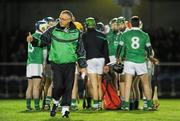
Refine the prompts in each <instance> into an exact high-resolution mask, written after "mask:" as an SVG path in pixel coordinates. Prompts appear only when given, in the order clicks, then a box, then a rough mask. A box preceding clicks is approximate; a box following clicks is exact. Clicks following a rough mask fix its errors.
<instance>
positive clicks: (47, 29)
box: [26, 10, 159, 118]
mask: <svg viewBox="0 0 180 121" xmlns="http://www.w3.org/2000/svg"><path fill="white" fill-rule="evenodd" d="M142 28H143V23H142V21H141V20H140V18H139V17H138V16H133V17H132V18H131V19H130V20H129V21H126V19H125V18H124V17H118V18H113V19H112V20H110V22H109V24H108V25H104V24H103V23H102V22H96V20H95V19H94V18H93V17H88V18H86V19H85V22H84V26H83V25H82V24H81V23H79V22H76V21H75V17H74V16H73V14H72V13H71V12H70V11H68V10H64V11H62V12H61V13H60V15H59V18H58V19H56V20H55V19H54V18H52V17H46V18H44V19H42V20H40V21H38V22H36V24H35V32H34V33H33V34H32V35H31V33H29V35H28V36H27V42H28V61H27V73H26V76H27V77H28V88H27V91H26V108H27V111H31V110H33V109H32V106H31V100H32V99H34V104H35V110H37V111H40V110H41V108H40V98H42V99H43V106H42V109H43V110H50V116H52V117H54V116H55V115H56V112H57V109H58V108H59V107H60V108H61V114H62V117H66V118H68V117H69V113H70V110H78V104H77V100H79V95H78V80H79V78H81V80H83V83H84V91H83V108H84V109H90V110H95V111H99V110H102V109H106V108H105V106H104V105H106V104H105V102H106V99H105V98H104V93H105V92H104V91H103V90H102V88H103V87H102V82H103V80H108V79H109V80H111V84H112V85H113V86H112V87H113V89H115V90H116V91H115V93H116V94H117V96H118V98H119V100H120V102H121V103H119V104H118V105H117V106H116V107H117V108H116V109H121V110H125V111H129V110H133V109H139V100H140V91H139V82H140V81H141V85H142V87H143V88H142V93H143V100H144V106H143V110H146V111H149V110H154V109H156V108H157V106H154V104H153V102H152V87H151V76H152V75H153V67H154V65H157V64H158V63H159V61H158V60H157V59H156V58H154V55H155V53H154V51H153V48H152V46H151V42H150V38H149V35H148V34H147V33H145V32H144V31H143V30H142ZM107 75H108V76H107ZM51 100H52V101H53V105H52V106H51ZM112 100H113V99H112ZM92 101H93V102H92Z"/></svg>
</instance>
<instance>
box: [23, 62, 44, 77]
mask: <svg viewBox="0 0 180 121" xmlns="http://www.w3.org/2000/svg"><path fill="white" fill-rule="evenodd" d="M42 72H43V66H42V64H28V65H27V66H26V77H28V78H31V77H33V76H40V77H42Z"/></svg>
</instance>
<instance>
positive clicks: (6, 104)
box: [0, 99, 180, 121]
mask: <svg viewBox="0 0 180 121" xmlns="http://www.w3.org/2000/svg"><path fill="white" fill-rule="evenodd" d="M25 104H26V102H25V100H0V121H180V99H162V100H160V107H159V110H158V111H142V110H138V111H129V112H125V111H121V110H115V111H109V110H108V111H107V110H102V111H90V110H89V111H88V110H82V109H79V110H78V111H74V112H71V113H70V118H69V119H64V118H61V115H60V112H57V114H56V117H50V116H49V112H35V111H34V112H26V111H25V109H26V108H25V107H26V105H25ZM32 104H33V103H32ZM141 105H142V104H141ZM81 106H82V104H81V103H80V106H79V107H81Z"/></svg>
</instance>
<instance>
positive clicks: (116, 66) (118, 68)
mask: <svg viewBox="0 0 180 121" xmlns="http://www.w3.org/2000/svg"><path fill="white" fill-rule="evenodd" d="M123 69H124V64H122V63H119V64H117V63H116V64H114V65H113V70H114V71H115V72H117V73H122V72H123Z"/></svg>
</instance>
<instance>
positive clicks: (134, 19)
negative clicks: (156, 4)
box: [131, 16, 140, 27]
mask: <svg viewBox="0 0 180 121" xmlns="http://www.w3.org/2000/svg"><path fill="white" fill-rule="evenodd" d="M139 23H140V19H139V17H138V16H133V17H132V18H131V25H132V27H139Z"/></svg>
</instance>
